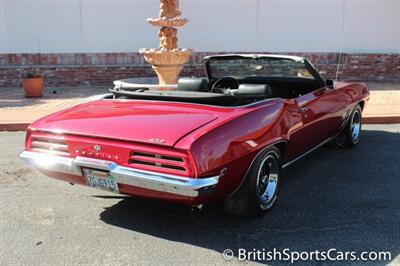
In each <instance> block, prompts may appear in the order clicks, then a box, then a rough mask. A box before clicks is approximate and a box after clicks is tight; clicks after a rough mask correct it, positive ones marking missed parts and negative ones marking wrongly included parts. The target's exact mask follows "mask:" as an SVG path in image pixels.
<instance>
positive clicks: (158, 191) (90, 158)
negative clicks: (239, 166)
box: [20, 129, 219, 204]
mask: <svg viewBox="0 0 400 266" xmlns="http://www.w3.org/2000/svg"><path fill="white" fill-rule="evenodd" d="M154 142H156V141H154ZM20 157H21V158H22V159H23V160H24V161H25V162H26V163H28V164H29V165H31V166H33V167H35V168H37V169H38V170H39V171H41V172H42V173H44V174H46V175H48V176H50V177H53V178H56V179H61V180H64V181H67V182H69V183H72V184H81V185H88V186H90V187H95V188H98V189H103V190H107V191H110V192H115V193H121V194H128V195H136V196H142V197H149V198H159V199H167V200H173V201H177V202H185V203H190V204H195V203H198V202H201V201H202V198H204V197H205V196H207V195H208V194H210V193H211V192H212V191H213V190H214V188H215V187H216V185H217V184H218V181H219V176H209V177H202V178H198V176H197V172H196V167H195V163H194V162H193V159H192V157H191V154H190V152H188V151H186V150H179V149H176V148H174V147H167V146H162V145H158V144H157V143H153V144H151V143H140V142H133V141H126V140H118V139H112V138H99V137H90V136H82V135H77V134H68V133H60V132H48V131H41V130H32V129H28V132H27V137H26V147H25V150H24V151H23V152H22V153H21V154H20Z"/></svg>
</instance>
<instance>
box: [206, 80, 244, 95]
mask: <svg viewBox="0 0 400 266" xmlns="http://www.w3.org/2000/svg"><path fill="white" fill-rule="evenodd" d="M222 83H224V86H221V85H220V84H222ZM217 85H219V86H217ZM239 85H240V84H239V82H238V81H237V80H236V79H235V78H233V77H229V76H225V77H221V78H219V79H217V81H215V82H214V84H213V86H212V87H211V91H210V92H213V91H214V89H215V88H219V89H222V88H229V89H233V90H234V89H237V88H239Z"/></svg>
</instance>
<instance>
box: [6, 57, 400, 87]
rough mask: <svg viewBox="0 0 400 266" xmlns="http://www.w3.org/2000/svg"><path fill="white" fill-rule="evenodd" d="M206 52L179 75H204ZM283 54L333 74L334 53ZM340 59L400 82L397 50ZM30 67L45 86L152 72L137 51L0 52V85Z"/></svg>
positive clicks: (348, 70) (366, 77)
mask: <svg viewBox="0 0 400 266" xmlns="http://www.w3.org/2000/svg"><path fill="white" fill-rule="evenodd" d="M210 54H221V53H201V52H196V53H194V54H193V55H192V57H191V58H190V61H189V62H188V64H187V65H186V66H185V68H184V71H183V73H182V76H205V70H204V66H203V64H202V58H203V57H204V56H206V55H210ZM284 54H285V53H284ZM286 54H290V55H299V56H304V57H307V58H308V59H309V60H310V61H311V62H312V63H313V64H314V65H315V66H316V67H317V68H318V69H319V70H323V71H326V72H327V75H326V76H327V77H331V78H332V77H334V76H335V73H336V67H337V63H338V60H339V54H337V53H286ZM341 63H342V65H341V68H340V72H339V79H341V80H354V81H390V82H393V81H394V82H396V81H399V82H400V54H342V60H341ZM31 70H35V71H36V72H38V73H40V74H42V75H43V76H45V79H46V85H47V86H63V85H65V86H77V85H110V86H111V85H112V81H113V80H116V79H122V78H132V77H149V76H154V75H155V74H154V73H153V71H152V69H151V66H150V65H148V64H147V63H146V62H145V61H144V59H143V56H142V55H140V54H138V53H88V54H82V53H77V54H0V87H17V86H20V84H21V75H22V73H24V72H26V71H31Z"/></svg>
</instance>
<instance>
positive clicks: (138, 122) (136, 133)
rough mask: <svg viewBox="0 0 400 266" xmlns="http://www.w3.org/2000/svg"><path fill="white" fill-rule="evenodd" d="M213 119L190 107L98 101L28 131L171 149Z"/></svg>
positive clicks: (209, 113) (49, 118)
mask: <svg viewBox="0 0 400 266" xmlns="http://www.w3.org/2000/svg"><path fill="white" fill-rule="evenodd" d="M215 119H217V115H216V113H215V112H212V111H211V110H209V109H207V108H196V106H195V105H190V104H179V103H171V102H156V101H131V100H129V101H119V100H100V101H95V102H90V103H86V104H82V105H78V106H75V107H72V108H70V109H66V110H63V111H60V112H57V113H55V114H52V115H50V116H47V117H44V118H42V119H40V120H38V121H36V122H34V123H33V124H32V125H31V126H30V128H31V129H33V130H41V131H50V132H58V133H62V134H72V135H81V136H90V137H98V138H112V139H119V140H124V141H133V142H141V143H143V142H144V143H153V144H158V145H164V146H173V145H174V144H175V143H176V142H177V141H178V140H179V139H180V138H182V137H183V136H185V135H187V134H188V133H190V132H192V131H194V130H196V129H198V128H200V127H202V126H204V125H206V124H208V123H210V122H212V121H213V120H215Z"/></svg>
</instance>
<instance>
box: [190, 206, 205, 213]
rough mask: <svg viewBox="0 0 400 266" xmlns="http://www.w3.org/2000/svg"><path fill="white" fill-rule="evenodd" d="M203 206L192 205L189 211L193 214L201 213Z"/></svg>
mask: <svg viewBox="0 0 400 266" xmlns="http://www.w3.org/2000/svg"><path fill="white" fill-rule="evenodd" d="M203 206H204V204H196V205H192V208H191V209H190V211H192V212H195V211H201V210H202V209H203Z"/></svg>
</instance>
